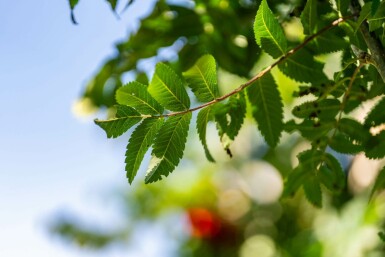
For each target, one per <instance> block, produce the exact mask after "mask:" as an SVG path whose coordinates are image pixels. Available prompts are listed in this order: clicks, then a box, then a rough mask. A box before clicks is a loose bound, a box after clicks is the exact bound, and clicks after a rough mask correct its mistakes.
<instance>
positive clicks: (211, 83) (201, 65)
mask: <svg viewBox="0 0 385 257" xmlns="http://www.w3.org/2000/svg"><path fill="white" fill-rule="evenodd" d="M183 76H184V77H185V79H186V81H187V83H188V85H189V86H190V87H191V88H192V91H193V92H194V94H195V96H196V97H197V98H198V100H199V101H201V102H209V101H211V100H214V99H215V98H217V97H218V96H219V90H218V82H217V68H216V64H215V59H214V57H212V56H211V55H204V56H202V57H201V58H199V60H198V61H197V62H196V63H195V65H194V66H193V67H191V68H190V69H189V70H188V71H186V72H184V73H183Z"/></svg>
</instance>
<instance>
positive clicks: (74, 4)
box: [69, 0, 79, 10]
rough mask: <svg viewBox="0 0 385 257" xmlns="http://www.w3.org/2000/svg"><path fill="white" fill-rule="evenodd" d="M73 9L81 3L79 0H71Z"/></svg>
mask: <svg viewBox="0 0 385 257" xmlns="http://www.w3.org/2000/svg"><path fill="white" fill-rule="evenodd" d="M69 3H70V7H71V10H73V9H74V8H75V6H76V5H77V4H78V3H79V0H69Z"/></svg>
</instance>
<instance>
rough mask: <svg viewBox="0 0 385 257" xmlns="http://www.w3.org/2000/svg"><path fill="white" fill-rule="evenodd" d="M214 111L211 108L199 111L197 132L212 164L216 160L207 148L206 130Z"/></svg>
mask: <svg viewBox="0 0 385 257" xmlns="http://www.w3.org/2000/svg"><path fill="white" fill-rule="evenodd" d="M212 115H213V114H212V109H211V107H206V108H204V109H202V110H201V111H199V113H198V117H197V131H198V135H199V139H200V140H201V142H202V145H203V148H204V150H205V154H206V158H207V160H209V161H210V162H215V160H214V158H213V157H212V156H211V154H210V151H209V149H208V147H207V143H206V129H207V123H208V122H209V121H210V120H211V119H212Z"/></svg>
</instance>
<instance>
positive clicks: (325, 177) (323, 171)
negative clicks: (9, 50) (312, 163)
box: [318, 153, 346, 193]
mask: <svg viewBox="0 0 385 257" xmlns="http://www.w3.org/2000/svg"><path fill="white" fill-rule="evenodd" d="M318 179H319V181H320V182H321V183H322V184H323V185H325V186H326V187H327V188H328V189H329V190H330V191H331V192H333V193H340V192H341V191H342V190H343V188H344V187H345V184H346V174H345V173H344V171H343V170H342V167H341V164H340V163H339V162H338V161H337V159H336V158H335V157H334V156H333V155H331V154H329V153H324V163H323V164H322V165H321V167H320V168H319V172H318Z"/></svg>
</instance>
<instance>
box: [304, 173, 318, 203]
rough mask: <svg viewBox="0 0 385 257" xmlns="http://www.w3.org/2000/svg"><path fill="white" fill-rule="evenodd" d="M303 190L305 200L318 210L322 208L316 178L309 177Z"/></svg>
mask: <svg viewBox="0 0 385 257" xmlns="http://www.w3.org/2000/svg"><path fill="white" fill-rule="evenodd" d="M303 190H304V192H305V196H306V198H307V199H308V200H309V202H310V203H311V204H313V205H314V206H316V207H318V208H321V207H322V192H321V186H320V183H319V181H318V179H317V177H315V176H311V177H309V178H308V179H307V180H306V181H305V182H304V184H303Z"/></svg>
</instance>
